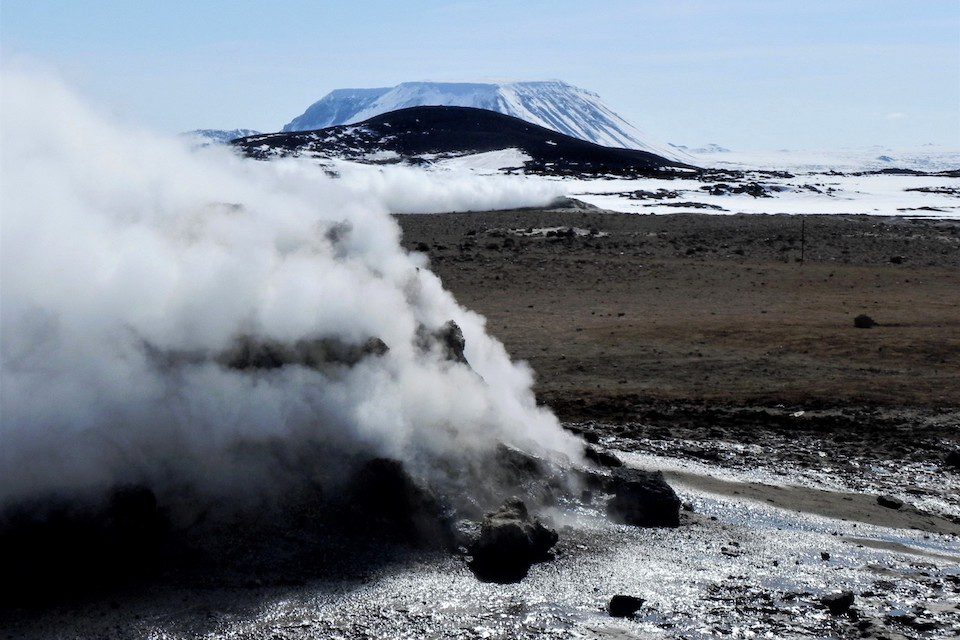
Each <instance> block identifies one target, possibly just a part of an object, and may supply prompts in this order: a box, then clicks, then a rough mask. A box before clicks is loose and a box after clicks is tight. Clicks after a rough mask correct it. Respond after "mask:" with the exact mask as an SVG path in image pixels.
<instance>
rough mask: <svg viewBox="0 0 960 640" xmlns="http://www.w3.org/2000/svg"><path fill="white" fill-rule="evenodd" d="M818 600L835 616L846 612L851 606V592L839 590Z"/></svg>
mask: <svg viewBox="0 0 960 640" xmlns="http://www.w3.org/2000/svg"><path fill="white" fill-rule="evenodd" d="M820 602H821V603H822V604H823V606H825V607H826V608H827V609H829V611H830V613H832V614H833V615H835V616H839V615H841V614H844V613H846V612H847V611H849V610H850V607H852V606H853V592H852V591H840V592H837V593H831V594H828V595H825V596H823V597H822V598H820Z"/></svg>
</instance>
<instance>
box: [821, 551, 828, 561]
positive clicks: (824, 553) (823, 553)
mask: <svg viewBox="0 0 960 640" xmlns="http://www.w3.org/2000/svg"><path fill="white" fill-rule="evenodd" d="M820 559H821V560H823V561H824V562H826V561H827V560H829V559H830V554H829V553H827V552H826V551H821V552H820Z"/></svg>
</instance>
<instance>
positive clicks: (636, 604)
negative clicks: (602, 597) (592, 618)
mask: <svg viewBox="0 0 960 640" xmlns="http://www.w3.org/2000/svg"><path fill="white" fill-rule="evenodd" d="M643 602H644V601H643V598H636V597H634V596H625V595H616V596H613V597H612V598H610V604H609V606H608V607H607V610H608V611H609V612H610V616H611V617H614V618H629V617H630V616H632V615H633V614H635V613H636V612H637V611H639V610H640V608H641V607H643Z"/></svg>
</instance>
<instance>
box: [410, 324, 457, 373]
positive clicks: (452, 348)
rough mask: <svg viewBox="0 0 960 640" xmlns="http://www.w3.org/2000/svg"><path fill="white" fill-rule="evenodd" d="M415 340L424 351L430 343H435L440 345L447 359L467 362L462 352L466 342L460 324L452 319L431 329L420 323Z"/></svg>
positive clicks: (428, 347)
mask: <svg viewBox="0 0 960 640" xmlns="http://www.w3.org/2000/svg"><path fill="white" fill-rule="evenodd" d="M417 342H418V345H419V347H420V348H421V349H423V350H424V351H428V350H429V349H430V347H431V345H434V344H435V345H438V346H439V347H440V349H441V350H442V353H443V355H444V357H445V358H446V359H447V360H451V361H453V362H460V363H462V364H469V363H468V362H467V357H466V356H465V355H464V353H463V351H464V349H466V347H467V342H466V340H465V339H464V337H463V331H461V330H460V326H459V325H458V324H457V323H456V322H454V321H453V320H447V321H446V322H445V323H444V324H443V326H441V327H440V328H438V329H435V330H433V331H429V330H428V329H427V328H426V327H424V326H422V325H421V326H420V328H419V329H418V330H417Z"/></svg>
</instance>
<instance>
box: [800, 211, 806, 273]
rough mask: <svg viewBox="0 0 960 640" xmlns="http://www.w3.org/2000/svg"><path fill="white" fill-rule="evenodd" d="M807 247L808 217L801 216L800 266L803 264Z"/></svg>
mask: <svg viewBox="0 0 960 640" xmlns="http://www.w3.org/2000/svg"><path fill="white" fill-rule="evenodd" d="M806 246H807V216H805V215H803V214H801V215H800V264H803V258H804V252H805V249H806Z"/></svg>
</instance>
